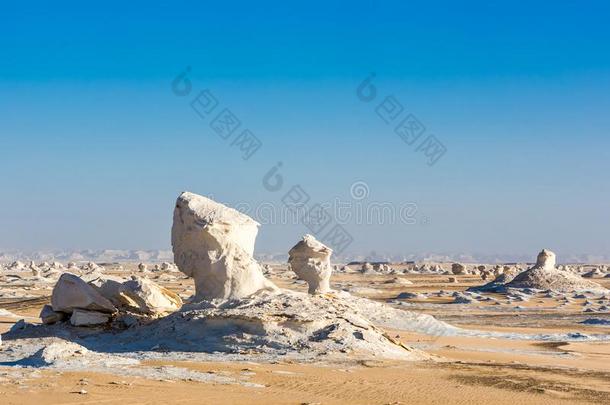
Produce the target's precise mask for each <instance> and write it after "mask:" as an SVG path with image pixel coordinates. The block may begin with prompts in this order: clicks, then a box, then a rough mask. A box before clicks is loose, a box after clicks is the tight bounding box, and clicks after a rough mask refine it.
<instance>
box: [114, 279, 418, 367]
mask: <svg viewBox="0 0 610 405" xmlns="http://www.w3.org/2000/svg"><path fill="white" fill-rule="evenodd" d="M367 310H368V309H366V308H360V307H359V305H358V303H357V301H356V300H350V299H345V298H344V297H342V296H341V294H339V295H335V294H321V295H308V294H304V293H300V292H294V291H288V290H282V291H281V292H260V293H258V294H256V295H253V296H251V297H247V298H242V299H238V300H228V301H219V302H217V303H214V302H213V301H204V302H200V303H198V304H189V305H186V306H185V307H183V309H182V311H181V312H178V313H174V314H172V315H170V316H168V317H166V318H163V319H160V320H158V321H156V322H154V323H152V324H149V325H146V326H141V327H137V328H134V329H130V330H127V331H125V332H123V333H121V334H120V335H117V336H115V339H116V340H118V341H120V344H121V347H122V348H123V349H124V350H129V351H144V350H150V348H151V346H153V345H154V346H155V347H156V348H160V349H161V350H163V351H173V352H207V353H213V352H221V353H228V354H240V355H247V354H250V355H263V357H264V356H265V355H268V356H270V357H275V356H295V357H299V358H301V359H315V358H319V357H320V356H330V357H333V356H334V357H337V356H345V355H346V354H350V355H353V356H356V357H358V356H360V357H368V358H371V357H382V358H393V359H403V360H422V359H427V358H430V356H428V355H426V354H425V353H423V352H421V351H418V350H415V349H412V348H409V347H407V346H404V345H402V344H401V343H400V342H398V341H395V340H394V339H392V338H391V337H390V336H389V335H388V334H387V333H385V332H384V331H383V330H381V329H379V328H378V327H376V326H375V325H373V323H372V322H371V321H369V320H368V319H367V317H366V314H365V313H364V312H366V311H367ZM116 343H119V342H116V341H115V344H116Z"/></svg>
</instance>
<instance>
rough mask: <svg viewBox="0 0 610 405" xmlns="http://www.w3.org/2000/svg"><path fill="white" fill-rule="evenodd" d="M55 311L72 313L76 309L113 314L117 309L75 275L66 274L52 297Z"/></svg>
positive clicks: (54, 289)
mask: <svg viewBox="0 0 610 405" xmlns="http://www.w3.org/2000/svg"><path fill="white" fill-rule="evenodd" d="M51 306H52V307H53V310H54V311H59V312H66V313H72V312H73V311H74V309H76V308H79V309H87V310H92V311H101V312H109V313H113V312H115V311H116V308H115V307H114V305H112V303H111V302H110V301H108V300H107V299H106V298H104V297H103V296H102V295H101V294H100V293H98V292H97V291H96V290H95V289H94V288H93V287H91V286H90V285H89V284H87V283H85V282H84V281H83V280H81V279H80V278H79V277H78V276H75V275H74V274H69V273H64V274H62V276H61V277H60V278H59V280H58V281H57V284H55V288H53V293H52V295H51Z"/></svg>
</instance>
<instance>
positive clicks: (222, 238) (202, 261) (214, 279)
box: [172, 192, 277, 300]
mask: <svg viewBox="0 0 610 405" xmlns="http://www.w3.org/2000/svg"><path fill="white" fill-rule="evenodd" d="M258 226H259V224H258V223H257V222H256V221H254V220H253V219H252V218H250V217H249V216H247V215H244V214H242V213H240V212H239V211H236V210H234V209H232V208H229V207H226V206H224V205H222V204H219V203H217V202H215V201H212V200H210V199H209V198H206V197H203V196H200V195H197V194H193V193H189V192H184V193H182V194H181V195H180V196H179V197H178V200H177V202H176V208H175V210H174V223H173V227H172V247H173V252H174V262H175V263H176V264H177V265H178V268H179V269H180V271H181V272H183V273H184V274H186V275H187V276H190V277H193V278H194V279H195V290H196V294H195V298H196V299H203V300H210V299H215V298H220V299H238V298H243V297H246V296H248V295H250V294H253V293H256V292H258V291H260V290H277V287H276V286H275V285H274V284H273V283H272V282H270V281H269V280H267V279H266V278H265V276H264V275H263V271H262V268H261V266H260V265H259V264H258V263H257V262H256V260H254V257H253V253H254V242H255V239H256V234H257V233H258Z"/></svg>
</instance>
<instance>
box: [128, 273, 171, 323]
mask: <svg viewBox="0 0 610 405" xmlns="http://www.w3.org/2000/svg"><path fill="white" fill-rule="evenodd" d="M122 294H123V295H124V296H125V297H127V298H128V299H129V300H130V301H131V302H132V303H133V304H131V305H130V307H131V308H132V309H134V310H136V311H138V312H140V313H144V314H163V313H168V312H174V311H177V310H179V309H180V307H181V306H182V299H181V298H180V297H179V296H178V294H175V293H174V292H172V291H170V290H168V289H167V288H164V287H161V286H160V285H157V284H155V283H154V282H152V281H150V280H148V279H145V278H141V277H135V276H134V277H133V278H132V280H129V281H126V282H125V283H123V289H122Z"/></svg>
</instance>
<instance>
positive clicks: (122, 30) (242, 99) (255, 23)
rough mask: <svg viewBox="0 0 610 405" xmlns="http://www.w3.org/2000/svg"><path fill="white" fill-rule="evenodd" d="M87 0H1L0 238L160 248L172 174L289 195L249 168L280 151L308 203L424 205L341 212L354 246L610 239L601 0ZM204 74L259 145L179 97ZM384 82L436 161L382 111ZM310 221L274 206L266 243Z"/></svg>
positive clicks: (268, 197) (586, 247)
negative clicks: (217, 129)
mask: <svg viewBox="0 0 610 405" xmlns="http://www.w3.org/2000/svg"><path fill="white" fill-rule="evenodd" d="M82 3H83V2H62V4H58V3H53V4H49V3H48V2H26V3H22V2H13V3H11V4H4V5H3V6H2V12H1V13H0V50H1V51H2V52H1V55H2V58H1V59H0V147H1V149H0V150H1V151H2V156H1V158H0V171H1V173H2V177H1V183H2V187H1V188H0V189H1V190H2V191H1V198H0V248H21V249H41V248H70V249H78V248H142V249H145V248H167V247H168V246H169V229H170V226H171V216H172V209H173V204H174V200H175V198H176V196H177V195H178V193H179V192H180V191H182V190H190V191H193V192H197V193H201V194H206V195H211V196H213V197H214V198H216V199H218V200H220V201H223V202H226V203H229V204H237V203H248V204H250V205H251V206H256V204H260V203H262V202H268V203H272V204H276V205H278V206H280V205H281V203H280V198H281V194H282V193H272V192H269V191H267V190H266V189H265V188H263V186H262V183H261V179H262V177H263V175H264V174H265V173H266V172H267V171H268V169H269V168H270V167H271V166H273V165H274V164H275V163H276V162H278V161H282V162H283V167H282V175H283V176H284V177H285V179H286V184H287V185H292V184H297V183H298V184H301V185H302V186H303V188H305V189H306V190H307V191H308V193H309V194H310V195H311V196H312V200H315V201H318V202H329V201H333V200H334V199H336V198H339V199H341V200H342V201H351V200H350V186H351V185H352V184H353V183H354V182H355V181H364V182H366V183H367V185H368V188H369V194H368V197H367V199H365V200H363V201H362V203H363V204H366V203H370V202H387V203H390V204H393V205H394V206H400V205H401V204H404V203H405V202H415V203H416V204H417V207H418V214H417V215H418V222H424V223H418V224H416V225H406V224H403V223H395V224H390V225H386V226H381V225H379V224H373V225H359V224H357V223H353V221H352V223H348V224H346V225H345V228H346V229H347V230H348V231H349V232H350V233H351V234H352V236H353V238H354V242H353V243H352V245H351V246H350V248H349V250H350V251H353V252H362V253H366V252H369V251H371V250H376V251H383V252H393V253H404V254H409V253H414V252H422V251H442V252H444V251H450V252H461V251H464V252H481V253H515V254H522V253H526V254H527V253H531V254H532V255H533V254H535V253H536V252H537V251H538V250H539V249H540V248H542V247H549V248H553V249H555V250H557V252H558V253H559V254H560V255H561V254H564V255H565V254H572V253H591V254H607V255H610V242H609V241H610V238H609V236H608V232H609V230H610V213H609V200H610V198H609V197H610V188H609V185H610V180H609V179H610V176H609V175H608V171H609V170H608V168H609V164H610V152H609V147H610V136H609V135H610V113H609V112H610V24H608V21H609V20H610V6H607V5H605V4H604V3H605V2H602V1H600V2H593V1H591V2H576V1H572V2H567V1H558V2H548V1H547V2H534V1H529V2H522V3H521V2H504V3H500V2H488V1H480V2H468V4H453V3H456V2H449V1H447V2H430V1H426V2H423V1H422V2H406V1H396V2H392V1H388V2H379V1H371V2H364V1H353V2H334V1H328V0H327V1H324V2H317V1H308V2H304V3H302V4H301V5H298V6H297V5H290V4H288V3H289V2H280V1H277V2H255V3H252V2H240V1H233V2H227V3H226V4H221V3H222V2H164V3H163V5H153V4H151V2H104V3H100V5H99V6H92V5H85V4H82ZM186 66H190V67H191V74H190V76H189V78H190V80H191V81H192V84H193V94H191V95H190V96H186V97H177V96H176V95H174V94H173V93H172V91H171V82H172V80H173V79H174V77H176V75H178V74H179V73H180V72H181V71H183V70H184V68H185V67H186ZM370 72H375V73H376V75H377V76H376V79H375V82H374V83H375V86H376V87H377V89H378V98H377V99H376V100H375V101H374V102H371V103H370V104H367V103H364V102H362V101H360V100H359V99H358V98H357V97H356V88H357V86H358V84H359V83H360V82H361V81H362V80H363V79H364V78H365V77H367V76H368V75H369V73H370ZM205 88H207V89H210V90H211V91H212V92H213V94H214V95H215V96H216V97H217V98H218V100H219V101H220V105H221V106H222V107H228V108H230V109H231V110H232V111H233V112H234V113H235V114H236V115H237V116H238V117H239V119H240V120H241V121H242V123H243V127H247V128H249V129H250V130H252V132H253V133H255V134H256V135H257V136H258V138H259V139H260V140H261V141H262V143H263V147H262V148H261V149H260V151H259V152H257V154H256V155H254V156H253V157H252V158H251V159H249V160H247V161H244V160H242V159H241V158H240V154H239V153H238V151H237V150H236V149H235V148H231V147H230V142H226V141H223V140H222V139H221V138H220V137H218V135H216V134H215V133H214V132H213V131H212V130H211V129H210V127H209V126H208V123H209V122H206V121H203V120H201V119H200V118H199V117H198V116H197V115H196V114H195V113H194V112H193V110H192V109H191V108H190V107H189V101H190V100H191V99H192V98H193V96H194V95H195V93H197V92H199V91H200V90H203V89H205ZM387 95H393V96H394V97H395V98H396V99H397V100H398V101H400V102H401V103H402V104H403V105H404V107H405V114H406V112H410V113H413V114H415V115H416V116H417V117H418V118H419V120H420V121H421V122H422V123H423V124H424V125H425V126H426V128H427V131H428V133H432V134H434V135H436V136H437V138H438V139H440V140H441V141H442V142H443V143H444V145H445V146H446V148H447V153H446V154H445V156H443V158H442V159H441V160H440V161H439V162H438V163H437V164H436V165H434V166H432V167H430V166H428V165H427V164H426V159H425V157H424V156H423V155H422V154H421V153H416V152H415V151H414V148H413V147H410V146H408V145H407V144H405V143H404V142H403V141H402V140H401V139H400V138H399V137H398V136H397V135H396V134H394V133H393V132H392V127H391V126H389V125H386V124H384V123H383V121H381V119H380V118H379V117H378V116H377V115H376V113H375V106H376V105H377V104H378V102H380V101H382V100H383V98H384V97H385V96H387ZM424 217H425V218H426V220H425V221H424V220H423V218H424ZM305 232H307V228H306V227H304V226H303V225H293V226H284V227H282V226H277V225H264V226H263V227H262V228H261V231H260V233H259V239H258V242H257V250H259V251H280V252H283V251H287V250H288V249H289V248H290V247H291V246H292V245H293V244H294V243H295V242H296V240H297V239H298V238H299V237H300V235H301V234H303V233H305ZM560 258H561V257H560Z"/></svg>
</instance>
